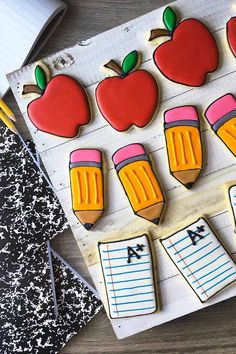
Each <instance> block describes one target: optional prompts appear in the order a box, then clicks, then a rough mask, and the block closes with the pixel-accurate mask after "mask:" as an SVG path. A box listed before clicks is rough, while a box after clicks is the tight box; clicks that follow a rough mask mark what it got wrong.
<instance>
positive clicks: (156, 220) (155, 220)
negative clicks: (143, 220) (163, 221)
mask: <svg viewBox="0 0 236 354" xmlns="http://www.w3.org/2000/svg"><path fill="white" fill-rule="evenodd" d="M159 222H160V218H156V219H154V220H152V223H153V224H155V225H159Z"/></svg>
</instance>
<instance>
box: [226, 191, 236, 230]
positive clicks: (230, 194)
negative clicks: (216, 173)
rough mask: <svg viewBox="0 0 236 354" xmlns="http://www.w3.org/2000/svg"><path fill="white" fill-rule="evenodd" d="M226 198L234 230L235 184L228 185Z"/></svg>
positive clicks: (235, 216) (235, 215)
mask: <svg viewBox="0 0 236 354" xmlns="http://www.w3.org/2000/svg"><path fill="white" fill-rule="evenodd" d="M227 194H228V199H229V203H230V207H231V211H232V216H233V222H234V230H236V184H232V185H231V186H229V187H228V193H227Z"/></svg>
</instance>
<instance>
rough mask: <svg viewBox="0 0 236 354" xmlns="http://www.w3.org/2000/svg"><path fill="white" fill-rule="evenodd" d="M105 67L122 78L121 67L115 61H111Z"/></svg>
mask: <svg viewBox="0 0 236 354" xmlns="http://www.w3.org/2000/svg"><path fill="white" fill-rule="evenodd" d="M104 67H105V68H108V69H111V70H113V71H115V72H116V73H117V74H118V75H120V76H122V75H123V72H122V69H121V67H120V65H119V64H117V63H116V62H115V60H110V61H109V62H108V63H107V64H105V65H104Z"/></svg>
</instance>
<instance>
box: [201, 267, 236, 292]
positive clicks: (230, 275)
mask: <svg viewBox="0 0 236 354" xmlns="http://www.w3.org/2000/svg"><path fill="white" fill-rule="evenodd" d="M235 274H236V272H233V273H231V274H229V275H227V277H225V278H224V279H221V280H220V281H218V283H216V284H214V285H212V286H211V287H210V288H208V289H206V290H205V291H209V290H211V289H212V288H214V287H215V286H217V285H219V284H220V283H222V282H223V281H225V280H226V279H228V278H229V277H232V275H235ZM205 291H204V292H205ZM204 292H203V293H202V294H204Z"/></svg>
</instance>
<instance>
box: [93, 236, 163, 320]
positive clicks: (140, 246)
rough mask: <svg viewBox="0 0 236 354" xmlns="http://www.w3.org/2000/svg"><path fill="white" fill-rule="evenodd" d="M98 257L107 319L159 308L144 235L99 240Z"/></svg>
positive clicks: (151, 258) (153, 272) (148, 246)
mask: <svg viewBox="0 0 236 354" xmlns="http://www.w3.org/2000/svg"><path fill="white" fill-rule="evenodd" d="M98 250H99V258H100V263H101V268H102V273H103V280H104V284H105V289H106V303H105V308H106V310H107V313H108V315H109V317H110V318H112V319H113V318H123V317H133V316H140V315H148V314H150V313H154V312H157V311H159V310H160V306H159V303H158V299H157V287H156V284H157V282H156V278H155V265H154V257H153V254H152V249H151V239H150V238H149V236H148V235H147V234H144V235H141V236H136V237H133V238H127V239H124V240H118V241H110V242H99V243H98Z"/></svg>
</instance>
